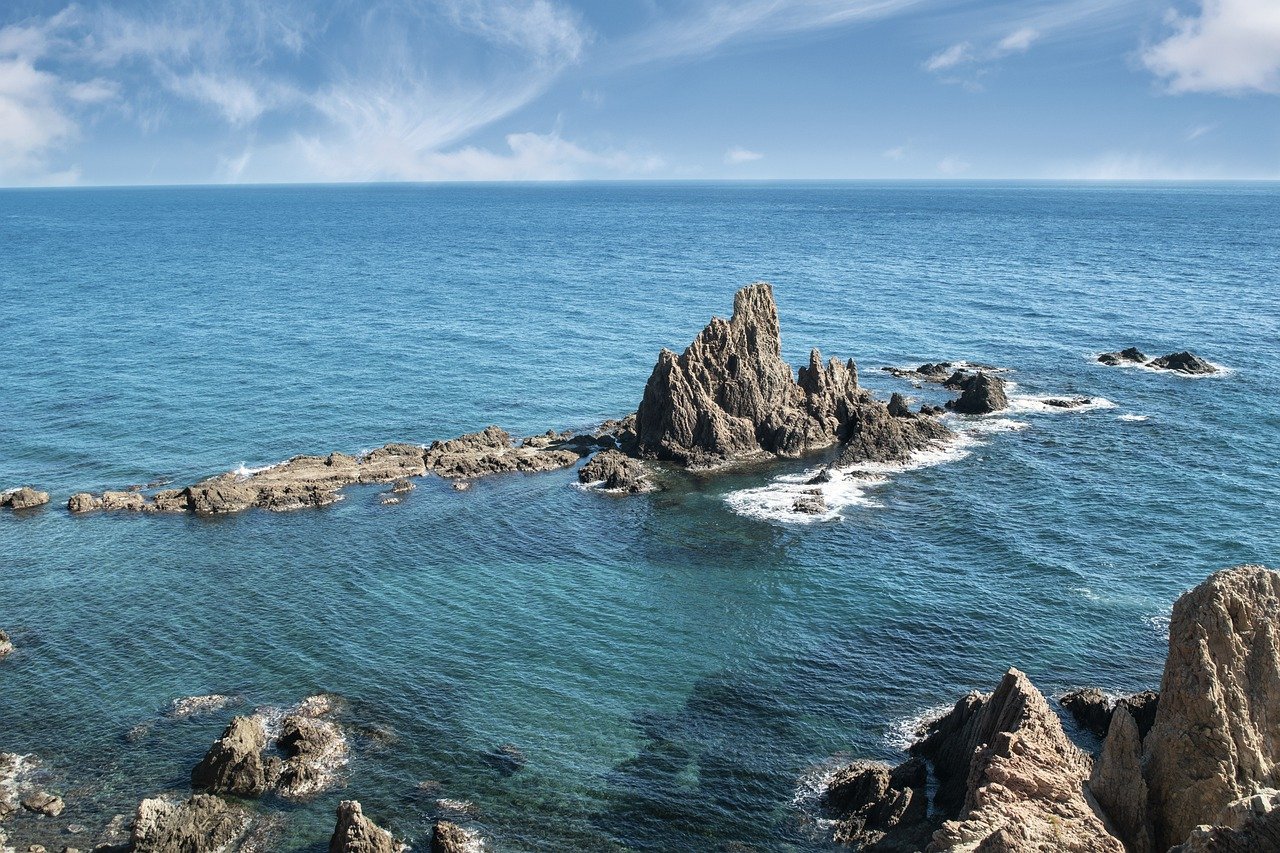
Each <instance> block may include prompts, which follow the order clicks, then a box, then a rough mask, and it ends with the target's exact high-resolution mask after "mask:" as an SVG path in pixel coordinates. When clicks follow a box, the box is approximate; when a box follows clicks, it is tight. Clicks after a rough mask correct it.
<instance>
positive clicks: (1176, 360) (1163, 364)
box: [1147, 350, 1218, 376]
mask: <svg viewBox="0 0 1280 853" xmlns="http://www.w3.org/2000/svg"><path fill="white" fill-rule="evenodd" d="M1147 366H1148V367H1154V368H1156V369H1157V370H1173V371H1177V372H1178V373H1189V374H1192V375H1196V376H1199V375H1204V374H1209V373H1217V372H1218V368H1216V367H1214V366H1213V365H1212V364H1210V363H1209V362H1207V361H1205V360H1204V359H1203V358H1201V357H1200V356H1198V355H1196V354H1195V353H1193V352H1187V351H1186V350H1183V351H1182V352H1171V353H1169V354H1168V355H1162V356H1160V357H1159V358H1155V359H1152V360H1151V361H1150V362H1148V363H1147Z"/></svg>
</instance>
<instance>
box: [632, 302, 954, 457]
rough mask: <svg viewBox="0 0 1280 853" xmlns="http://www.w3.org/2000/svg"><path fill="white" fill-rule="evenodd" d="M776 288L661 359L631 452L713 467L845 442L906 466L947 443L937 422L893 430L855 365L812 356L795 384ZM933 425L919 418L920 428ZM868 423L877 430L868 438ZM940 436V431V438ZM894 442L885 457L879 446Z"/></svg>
mask: <svg viewBox="0 0 1280 853" xmlns="http://www.w3.org/2000/svg"><path fill="white" fill-rule="evenodd" d="M781 352H782V337H781V330H780V328H779V324H778V311H777V305H776V304H775V302H774V298H773V289H772V288H771V287H770V286H769V285H768V284H765V283H763V282H760V283H756V284H753V285H750V286H748V287H744V288H743V289H742V290H739V291H738V292H737V294H736V295H735V296H734V301H733V314H732V316H731V317H730V318H729V319H728V320H722V319H720V318H719V317H714V318H712V320H711V322H710V323H709V324H708V325H707V327H706V328H705V329H703V330H702V331H701V332H700V333H699V334H698V336H697V337H696V338H694V340H693V343H691V344H690V345H689V346H688V348H686V349H685V351H684V352H683V353H682V354H680V355H676V354H675V353H674V352H672V351H671V350H665V349H664V350H663V351H662V352H661V354H660V355H659V356H658V362H657V364H656V365H655V366H654V368H653V373H652V374H651V375H650V377H649V381H648V383H647V384H646V385H645V389H644V396H643V398H642V400H641V402H640V407H639V409H638V410H637V412H636V427H635V433H636V436H635V440H634V442H632V443H631V444H630V445H629V446H627V447H626V449H627V450H628V451H629V452H631V453H632V454H633V455H636V456H640V457H642V458H651V459H662V460H668V461H672V462H676V463H678V464H680V465H684V466H686V467H691V468H707V467H714V466H717V465H722V464H725V463H729V462H735V461H741V460H746V459H751V458H754V457H760V456H770V455H772V456H782V457H796V456H800V455H802V454H805V453H809V452H812V451H815V450H821V449H823V448H826V447H830V446H832V445H834V444H836V443H838V442H846V443H850V444H853V445H855V446H856V447H857V448H859V452H857V453H855V454H854V455H857V456H859V458H860V459H865V460H874V461H887V460H889V459H902V458H905V454H906V453H909V452H910V451H911V450H914V449H919V448H921V447H924V446H926V445H928V444H929V443H930V442H932V441H935V440H938V439H939V438H941V437H945V435H946V434H947V433H946V430H945V428H943V427H941V426H940V425H938V424H936V423H935V422H933V421H931V420H929V421H928V423H929V424H931V425H932V426H933V427H937V429H932V428H930V427H917V425H916V424H917V422H916V421H914V420H912V421H905V420H897V421H893V423H894V427H893V428H885V427H884V426H883V424H884V422H886V421H888V420H889V418H890V415H889V414H888V410H887V407H886V406H885V404H884V403H881V402H879V401H876V400H875V399H874V398H872V397H871V395H870V394H869V393H868V392H866V391H864V390H862V389H861V388H859V387H858V370H857V366H856V365H855V364H854V363H853V361H852V360H850V361H848V362H846V363H842V362H840V361H839V360H837V359H832V360H831V361H830V362H829V363H827V364H825V365H824V364H823V362H822V356H821V353H819V352H818V350H816V349H815V350H813V351H812V352H811V353H810V356H809V364H808V366H806V367H801V368H800V370H799V373H798V378H797V377H793V376H792V372H791V366H790V365H788V364H787V363H786V362H785V361H783V360H782V354H781ZM925 420H927V419H922V421H921V423H923V422H924V421H925ZM864 424H869V425H870V426H871V427H873V428H878V433H877V434H876V435H874V436H873V435H863V434H862V430H863V428H864ZM939 430H941V432H939ZM886 437H887V438H891V439H895V441H894V442H893V443H892V445H890V446H887V447H884V448H883V449H882V447H881V443H880V439H881V438H886Z"/></svg>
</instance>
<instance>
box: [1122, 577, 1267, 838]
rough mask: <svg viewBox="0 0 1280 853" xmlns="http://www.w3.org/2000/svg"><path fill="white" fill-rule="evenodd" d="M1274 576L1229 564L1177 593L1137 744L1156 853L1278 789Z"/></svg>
mask: <svg viewBox="0 0 1280 853" xmlns="http://www.w3.org/2000/svg"><path fill="white" fill-rule="evenodd" d="M1278 708H1280V574H1277V573H1276V572H1272V571H1269V570H1268V569H1265V568H1263V567H1261V566H1238V567H1236V568H1234V569H1226V570H1224V571H1221V572H1217V573H1216V574H1214V575H1211V576H1210V577H1209V578H1208V580H1206V581H1204V582H1203V583H1202V584H1200V585H1199V586H1197V587H1196V588H1195V589H1194V590H1192V591H1191V592H1188V593H1187V594H1186V595H1184V596H1182V597H1181V598H1179V599H1178V601H1177V603H1175V604H1174V607H1173V616H1172V619H1171V620H1170V623H1169V657H1168V660H1167V661H1166V662H1165V669H1164V677H1163V679H1162V681H1161V687H1160V703H1159V706H1158V708H1157V710H1156V719H1155V725H1154V726H1153V727H1152V729H1151V733H1150V734H1149V735H1147V739H1146V741H1145V743H1144V749H1145V754H1146V759H1145V775H1146V782H1147V785H1148V787H1149V789H1150V816H1151V821H1152V823H1153V825H1154V828H1155V842H1156V849H1157V850H1164V849H1167V848H1168V847H1170V846H1171V845H1174V844H1178V843H1180V842H1182V841H1184V840H1185V839H1186V838H1187V837H1188V835H1190V833H1191V831H1192V829H1194V828H1195V827H1196V826H1198V825H1200V824H1209V823H1212V822H1213V821H1214V820H1215V818H1216V817H1217V815H1218V814H1219V813H1220V812H1221V811H1222V810H1223V809H1224V808H1226V807H1227V806H1228V805H1229V804H1230V803H1232V802H1234V801H1236V800H1239V799H1242V798H1244V797H1248V796H1250V795H1252V794H1253V793H1254V791H1255V790H1257V789H1261V788H1278V787H1280V714H1277V709H1278Z"/></svg>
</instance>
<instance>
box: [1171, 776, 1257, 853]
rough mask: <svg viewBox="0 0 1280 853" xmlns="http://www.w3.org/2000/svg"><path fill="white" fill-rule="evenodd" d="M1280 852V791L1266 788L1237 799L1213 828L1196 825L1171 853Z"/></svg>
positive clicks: (1211, 826) (1219, 817) (1221, 814)
mask: <svg viewBox="0 0 1280 853" xmlns="http://www.w3.org/2000/svg"><path fill="white" fill-rule="evenodd" d="M1276 850H1280V791H1276V790H1273V789H1264V790H1262V791H1259V792H1258V793H1256V794H1254V795H1252V796H1250V797H1244V798H1242V799H1239V800H1236V801H1234V802H1232V803H1231V804H1230V805H1228V806H1227V807H1226V808H1225V809H1224V810H1223V811H1222V812H1221V813H1220V814H1219V815H1218V817H1217V820H1216V821H1215V822H1214V825H1202V826H1197V827H1196V828H1195V829H1193V830H1192V831H1191V836H1190V837H1189V838H1188V839H1187V840H1186V841H1185V842H1183V843H1182V844H1180V845H1178V846H1177V847H1174V848H1173V849H1172V850H1171V851H1170V853H1266V852H1267V851H1276Z"/></svg>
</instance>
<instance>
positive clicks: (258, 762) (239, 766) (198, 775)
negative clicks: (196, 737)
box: [191, 717, 279, 797]
mask: <svg viewBox="0 0 1280 853" xmlns="http://www.w3.org/2000/svg"><path fill="white" fill-rule="evenodd" d="M266 748H267V732H266V728H265V727H264V726H263V724H262V720H261V719H260V718H258V717H233V718H232V720H231V722H230V724H228V725H227V728H226V730H225V731H224V732H223V733H222V737H220V738H218V740H216V741H214V743H213V746H211V747H210V748H209V751H208V752H207V753H206V754H205V757H204V759H203V760H202V761H201V762H200V763H199V764H197V765H196V766H195V767H194V768H193V769H192V770H191V787H192V788H195V789H196V790H207V791H210V792H212V793H215V794H231V795H233V796H236V797H260V796H262V794H263V793H264V792H266V790H267V788H268V787H269V786H270V784H271V780H270V779H269V778H268V777H269V775H272V774H270V773H269V772H268V763H269V762H266V761H264V760H263V756H262V753H263V750H265V749H266ZM276 763H277V764H278V761H277V762H276ZM278 770H279V769H278V767H277V768H276V772H277V773H278Z"/></svg>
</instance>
